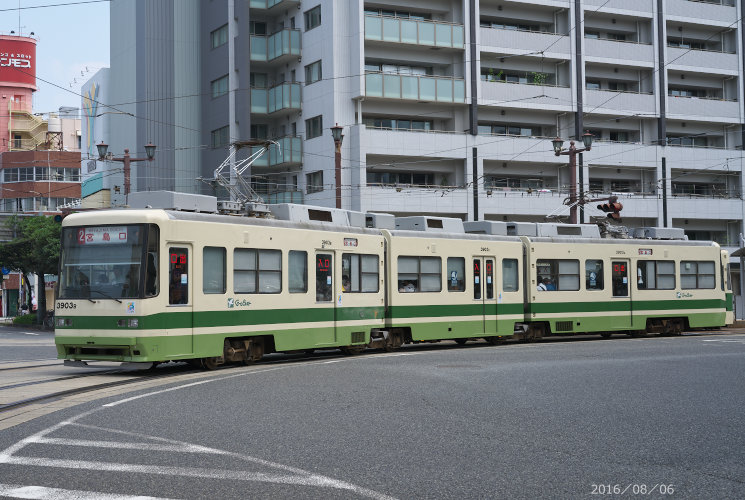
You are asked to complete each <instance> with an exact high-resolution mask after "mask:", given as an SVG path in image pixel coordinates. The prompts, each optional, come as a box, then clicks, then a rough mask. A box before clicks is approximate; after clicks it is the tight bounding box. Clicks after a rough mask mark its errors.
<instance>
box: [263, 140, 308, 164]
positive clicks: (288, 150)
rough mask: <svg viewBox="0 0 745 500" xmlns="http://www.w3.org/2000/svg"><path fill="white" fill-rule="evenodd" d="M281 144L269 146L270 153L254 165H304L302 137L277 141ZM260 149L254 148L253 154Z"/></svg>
mask: <svg viewBox="0 0 745 500" xmlns="http://www.w3.org/2000/svg"><path fill="white" fill-rule="evenodd" d="M275 140H276V141H277V142H278V143H279V147H277V145H276V144H272V145H271V146H269V151H267V153H266V154H264V155H263V156H262V157H260V158H259V159H258V160H256V161H255V162H254V163H253V165H254V166H257V167H276V166H278V165H300V164H302V163H303V140H302V139H301V138H300V137H295V136H287V137H282V138H279V139H275ZM259 149H261V148H259V147H252V148H251V154H253V153H255V152H256V151H258V150H259Z"/></svg>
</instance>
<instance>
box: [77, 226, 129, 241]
mask: <svg viewBox="0 0 745 500" xmlns="http://www.w3.org/2000/svg"><path fill="white" fill-rule="evenodd" d="M126 242H127V227H126V226H102V227H81V228H79V229H78V243H79V244H80V245H108V244H112V243H113V244H120V243H126Z"/></svg>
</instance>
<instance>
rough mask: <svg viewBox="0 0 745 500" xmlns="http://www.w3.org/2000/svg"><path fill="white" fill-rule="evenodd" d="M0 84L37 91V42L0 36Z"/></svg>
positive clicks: (18, 37)
mask: <svg viewBox="0 0 745 500" xmlns="http://www.w3.org/2000/svg"><path fill="white" fill-rule="evenodd" d="M0 83H2V84H4V85H11V86H13V85H15V86H18V87H27V88H31V89H34V90H36V40H34V39H33V38H26V37H20V36H0Z"/></svg>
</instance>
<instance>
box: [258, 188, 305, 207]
mask: <svg viewBox="0 0 745 500" xmlns="http://www.w3.org/2000/svg"><path fill="white" fill-rule="evenodd" d="M260 195H261V197H262V198H264V201H265V202H266V203H298V204H301V205H302V203H303V192H302V191H275V192H273V193H260Z"/></svg>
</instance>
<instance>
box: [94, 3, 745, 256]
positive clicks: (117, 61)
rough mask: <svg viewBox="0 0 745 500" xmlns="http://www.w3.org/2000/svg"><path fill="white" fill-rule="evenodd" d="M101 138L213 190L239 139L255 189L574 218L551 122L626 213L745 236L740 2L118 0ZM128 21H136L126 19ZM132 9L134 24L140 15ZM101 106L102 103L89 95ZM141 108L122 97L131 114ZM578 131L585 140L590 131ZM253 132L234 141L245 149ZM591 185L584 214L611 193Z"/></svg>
mask: <svg viewBox="0 0 745 500" xmlns="http://www.w3.org/2000/svg"><path fill="white" fill-rule="evenodd" d="M111 9H112V15H111V18H112V19H116V20H118V22H117V23H113V24H112V40H111V47H112V48H111V51H112V52H111V64H112V67H111V72H110V75H109V77H108V78H107V81H109V83H108V84H107V85H108V88H107V89H103V91H102V93H101V95H103V96H106V97H104V98H102V101H103V102H106V103H120V105H117V106H116V107H114V108H111V109H107V112H108V117H107V120H108V123H109V124H108V125H107V128H108V130H109V132H110V136H109V137H107V138H106V140H107V142H108V143H109V144H110V149H109V150H110V151H113V152H114V153H115V154H121V151H123V149H124V148H130V149H131V150H132V151H133V152H134V151H138V150H141V149H142V147H141V146H142V145H144V144H146V143H147V142H149V141H152V142H153V143H154V144H157V145H158V153H157V158H156V161H154V162H152V163H142V164H139V165H138V166H137V168H136V169H134V170H133V175H134V177H133V190H147V189H176V190H180V191H192V192H203V193H210V194H211V193H213V192H215V191H214V190H213V188H212V187H211V186H210V185H209V184H207V183H204V182H201V181H199V180H196V179H197V178H198V177H200V176H201V177H204V178H207V179H208V178H210V177H211V176H212V172H213V170H214V169H215V168H216V167H217V166H218V165H219V164H220V162H221V161H222V160H223V159H224V158H225V157H226V156H227V154H228V149H227V148H228V145H229V143H231V142H233V141H236V140H247V139H271V140H274V141H276V143H277V145H275V146H272V148H271V149H270V151H269V153H268V154H266V155H264V156H263V157H261V158H260V159H259V160H258V161H257V162H256V163H254V165H253V167H252V168H251V169H250V179H251V182H252V185H253V187H254V189H255V190H256V191H257V192H259V193H260V194H261V195H262V196H263V197H264V199H265V200H266V201H269V202H282V201H293V202H303V203H307V204H314V205H326V206H334V205H335V204H336V190H335V186H336V173H335V168H334V159H335V156H334V152H335V151H334V143H333V140H332V137H331V133H330V127H332V126H334V125H336V124H338V125H339V126H341V127H343V134H344V139H343V142H342V149H341V159H342V168H341V185H342V197H341V198H342V199H341V203H342V206H343V207H344V208H350V209H354V210H372V211H381V212H390V213H394V214H398V215H405V214H421V213H426V214H436V215H443V216H455V217H462V218H464V219H468V220H474V219H477V220H517V221H544V220H546V218H547V217H549V218H557V217H558V218H562V217H563V218H566V217H567V214H568V208H567V207H566V205H564V200H565V199H566V198H567V197H568V196H569V192H570V188H571V182H570V179H571V176H570V172H569V167H568V162H567V157H566V156H561V157H557V156H555V155H554V152H553V149H552V143H551V140H552V139H553V138H554V137H556V136H559V137H560V138H562V139H564V140H565V141H566V142H565V144H564V146H565V147H567V146H568V141H569V140H570V139H572V138H574V137H577V136H578V135H581V134H583V133H584V132H585V131H590V133H592V134H593V136H594V142H593V145H592V149H591V151H588V152H585V153H584V154H582V155H581V156H580V157H579V160H580V167H579V169H578V170H579V172H578V179H579V188H580V189H581V190H582V192H583V193H585V194H586V195H587V196H588V197H590V198H603V197H608V196H610V195H617V196H619V198H620V201H621V202H622V203H623V205H624V209H623V212H622V215H623V217H624V222H625V223H627V224H628V225H631V226H647V225H649V226H668V227H672V226H675V227H681V228H684V229H685V231H686V234H688V236H689V238H691V239H713V240H716V241H718V242H720V243H721V244H723V245H724V246H740V245H739V235H740V233H743V232H744V231H743V210H744V206H745V205H743V200H742V192H743V175H742V173H743V149H742V145H743V118H744V117H745V114H744V111H743V82H742V75H743V24H742V4H741V3H735V2H734V0H721V1H713V2H708V1H704V2H701V1H690V0H623V1H622V0H585V1H560V0H530V1H528V0H526V1H505V0H427V1H425V0H406V1H387V2H386V1H363V0H344V1H341V0H302V1H299V0H248V1H236V0H210V1H204V2H199V1H198V0H181V1H175V0H160V1H158V2H145V1H141V0H138V1H135V2H119V1H117V2H112V4H111ZM125 26H126V29H125V28H124V27H125ZM132 26H134V29H132V28H131V27H132ZM101 111H102V110H99V113H101ZM128 114H131V115H132V116H130V115H128ZM580 145H581V144H580ZM246 153H247V152H244V153H243V154H244V155H245V154H246ZM595 205H596V204H595V203H591V204H588V205H586V206H584V207H583V210H582V211H581V212H582V213H581V218H582V220H583V221H585V222H587V221H590V220H591V219H592V218H593V217H596V216H603V215H604V214H603V213H602V212H600V211H599V210H597V209H596V207H595Z"/></svg>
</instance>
